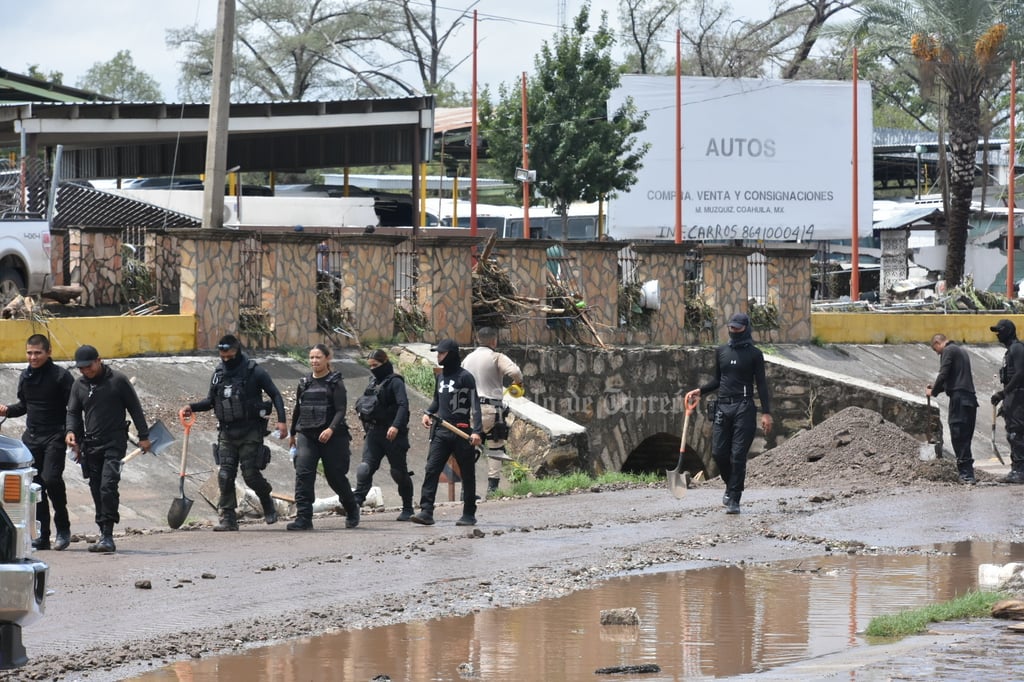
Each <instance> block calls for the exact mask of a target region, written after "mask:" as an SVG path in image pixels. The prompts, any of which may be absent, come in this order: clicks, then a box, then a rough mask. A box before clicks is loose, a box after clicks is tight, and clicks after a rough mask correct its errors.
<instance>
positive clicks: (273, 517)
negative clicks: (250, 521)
mask: <svg viewBox="0 0 1024 682" xmlns="http://www.w3.org/2000/svg"><path fill="white" fill-rule="evenodd" d="M260 504H261V505H263V520H264V521H266V522H267V525H270V524H273V523H277V505H275V504H274V498H272V497H271V496H270V495H269V494H268V495H267V496H266V497H261V498H260Z"/></svg>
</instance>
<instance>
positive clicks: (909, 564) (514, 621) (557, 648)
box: [135, 542, 1024, 682]
mask: <svg viewBox="0 0 1024 682" xmlns="http://www.w3.org/2000/svg"><path fill="white" fill-rule="evenodd" d="M934 549H935V550H936V551H935V553H929V554H927V555H914V556H864V555H857V556H847V555H840V556H826V557H816V558H813V559H805V560H803V561H792V562H782V563H778V564H775V565H773V566H772V567H770V568H765V567H739V566H719V567H713V568H705V569H697V570H689V571H676V572H668V571H661V572H657V573H647V574H642V575H632V576H627V577H622V578H616V579H613V580H610V581H608V582H607V583H604V584H602V585H601V586H600V587H599V588H597V589H593V590H584V591H581V592H577V593H575V594H572V595H569V596H567V597H563V598H560V599H554V600H547V601H543V602H539V603H537V604H534V605H531V606H526V607H522V608H517V609H497V610H488V611H483V612H480V613H476V614H472V615H469V616H464V617H459V618H445V619H441V620H432V621H427V622H416V623H407V624H401V625H393V626H388V627H382V628H374V629H370V630H361V631H355V632H340V633H336V634H331V635H324V636H321V637H315V638H309V639H304V640H296V641H292V642H289V643H287V644H281V645H275V646H270V647H263V648H259V649H252V650H249V651H247V652H245V653H244V654H241V655H236V656H222V657H218V658H212V659H208V660H200V661H182V662H179V663H175V664H172V665H170V666H167V667H165V668H162V669H160V670H156V671H153V672H151V673H147V674H145V675H143V676H141V677H138V678H135V679H138V680H150V681H155V680H213V679H245V680H252V681H263V680H267V681H269V680H274V681H285V682H291V681H299V680H322V679H342V680H353V681H363V680H371V679H373V678H374V677H375V676H377V675H381V674H384V675H388V676H390V678H391V680H393V681H394V682H403V681H410V682H421V681H428V680H429V681H437V682H447V681H457V680H465V679H473V678H479V679H481V680H517V681H519V680H584V679H593V675H594V671H595V670H596V669H598V668H603V667H610V666H623V665H640V664H651V663H653V664H657V665H658V666H660V668H661V671H662V672H661V673H660V674H653V675H637V676H632V677H631V676H628V675H616V676H615V679H618V680H624V679H627V680H628V679H642V680H645V681H652V682H653V681H655V680H659V681H660V680H683V679H686V680H693V679H699V678H704V677H730V676H733V675H739V674H743V673H750V672H757V671H762V670H767V669H769V668H773V667H777V666H780V665H784V664H787V663H792V662H795V661H799V660H802V659H806V658H810V657H814V656H820V655H823V654H827V653H833V652H838V651H842V650H843V649H846V648H848V647H850V646H853V645H856V644H861V643H863V641H862V638H861V637H859V636H858V635H857V632H859V631H861V630H863V629H864V628H865V627H866V626H867V624H868V621H869V620H870V619H871V618H872V617H874V616H876V615H880V614H883V613H893V612H895V611H898V610H900V609H907V608H916V607H919V606H924V605H926V604H929V603H932V602H937V601H943V600H947V599H952V598H953V597H955V596H957V595H958V594H962V593H963V592H965V591H967V590H970V589H975V588H976V581H977V567H978V565H979V564H981V563H1006V562H1009V561H1024V545H1014V544H1010V543H972V542H962V543H949V544H943V545H936V546H935V548H934ZM621 607H635V608H636V609H637V610H638V612H639V614H640V618H641V624H640V626H639V627H623V626H619V627H602V626H600V624H599V617H600V612H601V611H602V610H604V609H612V608H621Z"/></svg>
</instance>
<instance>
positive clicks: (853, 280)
mask: <svg viewBox="0 0 1024 682" xmlns="http://www.w3.org/2000/svg"><path fill="white" fill-rule="evenodd" d="M859 168H860V162H859V159H858V154H857V48H856V47H855V48H853V214H852V221H853V244H852V248H851V250H850V266H851V267H850V298H851V299H852V300H854V301H857V300H859V299H860V243H859V242H858V239H859V238H860V234H859V232H858V229H857V228H858V227H859V226H860V208H859V207H858V205H857V204H858V203H859V193H858V191H857V190H858V183H857V180H858V177H857V176H858V175H859V172H858V170H859Z"/></svg>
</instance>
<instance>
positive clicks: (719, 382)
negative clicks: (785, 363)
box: [700, 339, 772, 414]
mask: <svg viewBox="0 0 1024 682" xmlns="http://www.w3.org/2000/svg"><path fill="white" fill-rule="evenodd" d="M755 383H756V384H757V397H758V398H759V399H760V401H761V412H763V413H764V414H771V413H772V403H771V400H772V397H771V392H770V391H769V390H768V380H767V379H766V378H765V372H764V354H763V353H762V352H761V349H759V348H758V347H757V346H755V345H754V342H753V341H752V340H750V339H745V340H742V341H739V342H734V343H727V344H724V345H721V346H719V347H718V349H717V350H716V351H715V375H714V377H712V379H711V380H710V381H709V382H707V383H706V384H704V385H703V386H701V387H700V392H701V395H703V394H706V393H711V392H713V391H718V395H719V397H721V398H729V399H735V398H749V397H753V395H754V384H755Z"/></svg>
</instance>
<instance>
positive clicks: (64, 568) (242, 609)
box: [4, 484, 1024, 680]
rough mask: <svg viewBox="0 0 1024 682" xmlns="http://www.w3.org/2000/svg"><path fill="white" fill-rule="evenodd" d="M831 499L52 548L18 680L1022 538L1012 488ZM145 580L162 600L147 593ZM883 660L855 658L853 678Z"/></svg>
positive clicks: (372, 521)
mask: <svg viewBox="0 0 1024 682" xmlns="http://www.w3.org/2000/svg"><path fill="white" fill-rule="evenodd" d="M820 492H822V491H821V490H793V489H767V490H750V491H748V493H747V494H746V495H745V497H744V512H743V514H741V515H739V516H726V515H725V514H723V513H722V508H721V505H720V497H721V488H719V487H718V486H716V485H714V484H709V485H708V486H706V487H704V488H701V489H696V490H692V491H690V494H688V495H687V497H686V498H685V499H683V500H676V499H675V498H673V497H672V496H671V495H670V494H669V493H668V491H667V490H666V489H664V487H657V488H655V487H651V488H629V489H620V490H603V491H600V492H584V493H580V494H576V495H568V496H560V497H548V498H532V499H519V500H510V501H504V502H486V503H484V504H482V505H481V507H480V510H479V519H480V525H479V526H477V527H476V528H475V529H468V530H467V529H464V528H457V527H456V526H455V525H454V520H455V519H456V518H458V513H459V510H458V508H457V507H455V506H453V505H446V506H443V507H441V508H440V509H439V511H438V523H437V525H436V526H433V527H419V526H413V525H411V524H406V523H398V522H395V521H394V520H393V519H394V514H393V512H387V513H382V514H370V515H367V516H366V517H364V520H363V523H362V524H361V525H360V526H359V527H358V528H356V529H353V530H346V529H344V519H343V518H342V517H338V516H333V515H331V516H328V517H325V518H322V519H317V530H316V531H315V532H312V533H298V534H296V533H287V532H286V531H285V530H284V528H283V526H282V525H281V524H278V525H276V526H266V525H263V524H258V523H252V524H247V525H245V526H243V528H242V530H241V531H240V532H239V533H228V534H220V533H218V534H215V533H212V532H209V531H208V530H194V531H175V532H171V531H167V532H155V533H151V534H145V535H134V536H130V537H125V538H119V542H118V552H117V553H116V554H114V555H107V556H104V555H95V554H89V553H88V552H86V551H85V545H84V543H75V544H73V545H72V547H71V548H70V549H69V550H68V551H66V552H61V553H57V552H48V553H45V559H46V560H47V561H49V562H50V564H51V585H50V586H51V588H52V589H53V590H54V593H53V594H52V595H51V596H50V598H49V601H48V610H47V615H46V617H45V618H43V619H42V620H41V621H39V622H38V623H36V624H34V625H32V626H30V627H28V628H26V630H25V633H24V636H25V643H26V646H27V648H28V650H29V656H30V658H31V661H30V663H29V665H28V666H27V667H26V668H23V669H21V670H18V671H14V672H11V673H8V674H7V675H6V676H4V679H80V678H81V677H82V676H83V674H85V673H87V674H88V677H89V679H91V680H102V679H121V678H123V677H125V676H127V675H130V674H132V673H133V672H138V671H141V670H146V669H149V668H151V667H152V666H154V665H161V664H163V663H164V662H168V661H171V660H174V659H177V658H189V657H209V656H213V655H216V654H218V653H223V652H228V651H238V650H240V649H242V648H244V647H246V646H249V645H253V644H256V643H260V642H271V641H280V640H283V639H287V638H291V637H297V636H302V635H314V634H319V633H323V632H326V631H330V630H334V629H339V628H363V627H370V626H373V625H381V624H386V623H393V622H399V621H411V620H424V619H429V618H435V617H441V616H445V615H451V614H464V613H467V612H469V611H472V610H477V609H483V608H492V607H499V606H513V605H517V604H522V603H526V602H531V601H534V600H537V599H541V598H544V597H549V596H556V595H561V594H565V593H567V592H569V591H572V590H576V589H581V588H585V587H589V586H592V585H594V584H595V583H596V582H598V581H600V580H601V579H603V578H606V577H608V576H610V575H615V574H621V573H622V572H625V571H630V570H637V569H642V568H648V567H650V566H656V565H661V564H669V563H671V564H680V565H681V567H683V568H685V567H686V565H687V562H691V561H692V562H694V564H696V563H698V562H700V563H702V564H703V565H706V563H704V562H707V561H713V562H725V563H738V562H747V563H749V562H764V561H774V560H778V559H784V558H794V557H801V556H813V555H818V554H822V553H825V552H826V551H859V549H860V548H861V547H864V546H867V547H880V548H883V551H894V552H895V551H901V550H904V549H905V548H906V547H910V546H915V545H921V544H924V543H931V542H941V541H952V540H955V539H959V538H965V537H972V538H975V539H986V538H987V539H993V540H995V539H998V540H1002V541H1013V542H1020V541H1022V540H1024V528H1022V526H1021V524H1020V523H1019V520H1018V519H1017V518H1016V516H1015V515H1013V514H1007V513H1006V510H1007V509H1012V508H1014V503H1015V502H1016V500H1017V499H1018V497H1019V488H1016V487H1012V486H1005V485H989V486H977V487H973V488H968V487H961V486H954V485H936V484H932V485H928V486H924V487H921V488H917V489H914V490H901V491H889V492H884V493H877V494H873V493H869V492H863V493H857V494H850V495H849V496H848V497H843V498H839V499H834V500H831V501H826V502H812V501H810V500H811V497H812V495H814V494H816V493H820ZM140 580H148V581H149V582H150V584H151V585H152V588H151V589H140V588H138V587H136V586H135V584H136V581H140ZM894 656H903V657H906V652H905V651H901V652H900V653H898V654H894ZM872 660H873V659H871V658H870V657H862V658H860V659H858V658H856V657H850V660H849V661H848V663H847V665H848V666H849V667H848V668H847V669H851V670H852V669H855V668H858V667H863V666H865V665H870V664H871V661H872ZM875 664H880V665H885V666H890V665H892V664H893V662H892V661H887V660H885V661H882V662H881V663H879V662H878V661H875ZM886 669H888V670H891V668H886ZM857 679H864V678H862V677H858V678H857Z"/></svg>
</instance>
